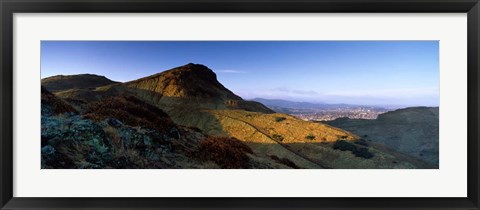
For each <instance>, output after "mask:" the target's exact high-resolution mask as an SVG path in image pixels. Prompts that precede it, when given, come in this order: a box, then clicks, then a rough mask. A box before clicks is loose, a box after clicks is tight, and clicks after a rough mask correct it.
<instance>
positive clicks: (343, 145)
mask: <svg viewBox="0 0 480 210" xmlns="http://www.w3.org/2000/svg"><path fill="white" fill-rule="evenodd" d="M333 149H336V150H341V151H351V152H352V153H353V154H354V155H355V156H356V157H362V158H365V159H370V158H372V157H373V153H371V152H369V151H368V148H365V147H360V148H359V147H357V146H355V144H352V143H350V142H348V141H345V140H339V141H336V142H335V144H333Z"/></svg>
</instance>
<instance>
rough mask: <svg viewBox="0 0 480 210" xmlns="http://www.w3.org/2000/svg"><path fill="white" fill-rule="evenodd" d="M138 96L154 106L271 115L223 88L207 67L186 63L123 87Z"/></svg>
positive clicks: (256, 103) (256, 104)
mask: <svg viewBox="0 0 480 210" xmlns="http://www.w3.org/2000/svg"><path fill="white" fill-rule="evenodd" d="M123 85H124V86H125V87H126V88H127V89H128V90H129V91H131V92H133V93H134V94H135V95H136V96H137V97H140V98H142V99H144V100H147V101H149V102H150V103H153V104H157V105H158V104H161V105H162V106H164V105H167V106H168V105H171V104H174V105H178V104H183V105H189V106H196V107H199V108H208V109H243V110H247V111H256V112H264V113H273V111H272V110H270V109H269V108H267V107H266V106H264V105H262V104H260V103H258V102H253V101H245V100H243V99H242V98H241V97H240V96H237V95H235V94H234V93H233V92H232V91H230V90H229V89H227V88H226V87H224V86H223V85H222V84H221V83H220V82H219V81H218V80H217V75H216V74H215V73H214V72H213V71H212V70H211V69H210V68H208V67H207V66H204V65H202V64H193V63H189V64H186V65H183V66H179V67H176V68H173V69H170V70H167V71H164V72H161V73H158V74H154V75H151V76H148V77H144V78H140V79H137V80H133V81H130V82H126V83H124V84H123Z"/></svg>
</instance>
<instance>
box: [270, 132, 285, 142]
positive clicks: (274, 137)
mask: <svg viewBox="0 0 480 210" xmlns="http://www.w3.org/2000/svg"><path fill="white" fill-rule="evenodd" d="M272 138H273V139H274V140H276V141H283V136H282V135H280V134H273V135H272Z"/></svg>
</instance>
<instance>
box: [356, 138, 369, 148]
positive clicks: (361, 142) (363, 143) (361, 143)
mask: <svg viewBox="0 0 480 210" xmlns="http://www.w3.org/2000/svg"><path fill="white" fill-rule="evenodd" d="M353 143H354V144H358V145H362V146H366V147H368V143H367V141H366V140H365V139H359V140H356V141H354V142H353Z"/></svg>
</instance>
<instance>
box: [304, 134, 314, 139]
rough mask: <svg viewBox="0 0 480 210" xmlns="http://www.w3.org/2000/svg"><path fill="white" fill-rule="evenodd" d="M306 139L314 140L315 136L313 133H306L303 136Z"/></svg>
mask: <svg viewBox="0 0 480 210" xmlns="http://www.w3.org/2000/svg"><path fill="white" fill-rule="evenodd" d="M305 138H306V139H308V140H312V141H313V140H315V136H314V135H313V134H308V135H307V136H305Z"/></svg>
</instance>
